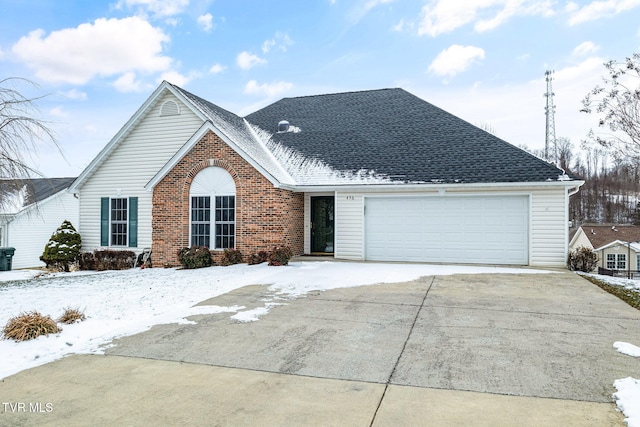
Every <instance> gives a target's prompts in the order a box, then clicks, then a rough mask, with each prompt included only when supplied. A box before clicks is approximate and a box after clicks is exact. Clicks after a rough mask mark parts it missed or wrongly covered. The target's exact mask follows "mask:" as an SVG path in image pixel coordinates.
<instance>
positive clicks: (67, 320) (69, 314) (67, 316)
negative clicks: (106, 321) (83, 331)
mask: <svg viewBox="0 0 640 427" xmlns="http://www.w3.org/2000/svg"><path fill="white" fill-rule="evenodd" d="M86 318H87V317H86V316H85V315H84V313H83V312H82V311H80V309H78V308H71V307H68V308H65V310H64V313H62V316H60V317H59V318H58V323H64V324H65V325H71V324H72V323H78V322H82V321H83V320H84V319H86Z"/></svg>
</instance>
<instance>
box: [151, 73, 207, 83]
mask: <svg viewBox="0 0 640 427" xmlns="http://www.w3.org/2000/svg"><path fill="white" fill-rule="evenodd" d="M199 76H200V73H197V72H191V73H189V75H187V76H185V75H184V74H180V73H179V72H177V71H173V70H172V71H167V72H165V73H162V75H161V76H160V78H159V79H158V83H160V82H161V81H162V80H166V81H168V82H169V83H172V84H174V85H177V86H185V85H186V84H187V83H189V82H190V81H191V80H193V79H195V78H197V77H199Z"/></svg>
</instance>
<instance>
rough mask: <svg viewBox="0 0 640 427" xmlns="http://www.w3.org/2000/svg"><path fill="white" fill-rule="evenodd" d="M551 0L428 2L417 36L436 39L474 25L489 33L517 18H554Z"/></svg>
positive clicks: (445, 0)
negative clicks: (538, 16)
mask: <svg viewBox="0 0 640 427" xmlns="http://www.w3.org/2000/svg"><path fill="white" fill-rule="evenodd" d="M552 4H553V3H552V1H550V0H456V1H451V0H431V1H429V3H427V4H426V5H424V6H423V8H422V12H421V15H422V17H421V21H420V25H419V26H418V34H419V35H425V34H426V35H430V36H432V37H436V36H438V35H439V34H444V33H448V32H451V31H453V30H455V29H456V28H459V27H462V26H464V25H467V24H470V23H475V25H474V29H475V30H476V31H478V32H482V31H488V30H492V29H494V28H496V27H498V26H500V25H502V24H504V23H505V22H507V21H508V20H509V19H510V18H511V17H513V16H518V15H543V16H548V15H551V14H553V9H552Z"/></svg>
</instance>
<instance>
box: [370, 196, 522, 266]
mask: <svg viewBox="0 0 640 427" xmlns="http://www.w3.org/2000/svg"><path fill="white" fill-rule="evenodd" d="M365 203H366V210H365V251H366V258H367V259H370V260H379V261H386V260H388V261H418V262H451V263H478V264H527V263H528V224H529V202H528V197H526V196H488V197H367V198H366V199H365Z"/></svg>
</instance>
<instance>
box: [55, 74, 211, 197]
mask: <svg viewBox="0 0 640 427" xmlns="http://www.w3.org/2000/svg"><path fill="white" fill-rule="evenodd" d="M166 90H168V91H170V92H171V93H172V94H173V95H174V96H176V97H177V98H179V99H180V100H181V101H182V102H183V103H184V104H185V105H187V106H189V108H190V109H191V110H192V111H193V112H194V113H195V114H196V115H197V116H198V117H200V118H202V120H203V121H205V120H207V118H206V116H205V115H204V114H203V113H202V111H200V109H199V108H196V107H195V106H194V105H193V103H192V102H191V101H189V100H188V99H186V98H185V97H184V96H183V95H182V94H181V93H179V92H178V91H176V90H175V89H174V88H173V86H171V85H170V84H169V83H167V82H166V81H163V82H162V83H161V84H160V86H158V87H157V88H156V90H154V91H153V93H152V94H151V95H150V96H149V97H148V98H147V100H146V101H145V102H144V103H143V104H142V105H141V106H140V108H138V110H137V111H136V112H135V113H134V114H133V116H131V118H130V119H129V120H128V121H127V122H126V123H125V125H124V126H123V127H122V128H120V130H119V131H118V133H116V134H115V136H114V137H113V138H111V140H110V141H109V142H108V143H107V145H105V146H104V148H103V149H102V150H101V151H100V152H99V153H98V155H97V156H96V157H95V158H94V159H93V160H92V161H91V163H89V165H88V166H87V167H86V168H85V169H84V170H83V171H82V173H81V174H80V175H79V176H78V178H76V180H75V181H73V183H72V184H71V186H70V187H69V188H68V190H67V191H69V192H71V193H77V192H78V188H79V187H80V186H81V185H82V184H83V183H84V181H86V180H87V179H88V178H89V177H90V176H91V175H92V174H93V172H94V171H95V170H96V169H97V168H98V167H99V166H100V165H101V164H102V163H103V162H104V161H105V160H106V159H107V157H109V155H110V154H111V152H113V150H115V149H116V147H117V146H118V145H119V144H120V142H122V140H123V139H124V138H125V137H126V136H127V135H128V134H129V132H130V131H131V130H133V128H134V127H135V126H136V125H137V124H138V122H139V121H140V120H141V119H142V118H143V117H144V116H145V114H146V113H147V111H148V110H149V109H150V108H152V107H153V106H154V105H155V104H156V103H157V101H158V99H159V98H160V96H161V95H162V94H163V93H164V91H166Z"/></svg>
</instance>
